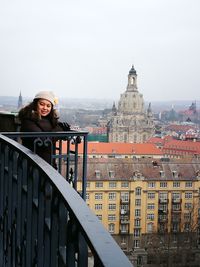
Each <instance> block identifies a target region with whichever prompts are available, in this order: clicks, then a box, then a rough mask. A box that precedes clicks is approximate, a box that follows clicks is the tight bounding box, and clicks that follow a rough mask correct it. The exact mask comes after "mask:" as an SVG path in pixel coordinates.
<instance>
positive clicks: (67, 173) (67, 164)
mask: <svg viewBox="0 0 200 267" xmlns="http://www.w3.org/2000/svg"><path fill="white" fill-rule="evenodd" d="M66 154H67V159H66V180H67V181H68V182H69V170H70V140H67V153H66Z"/></svg>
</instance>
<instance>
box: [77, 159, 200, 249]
mask: <svg viewBox="0 0 200 267" xmlns="http://www.w3.org/2000/svg"><path fill="white" fill-rule="evenodd" d="M87 177H88V180H87V200H86V201H87V203H88V205H89V206H90V208H91V209H92V210H93V211H94V213H95V214H96V215H97V217H98V218H99V219H100V220H101V221H102V223H103V224H104V226H105V227H106V229H107V230H108V231H109V232H110V233H111V234H112V235H113V236H114V237H115V239H116V240H117V242H118V243H119V245H120V246H121V247H122V249H124V250H125V251H126V252H127V253H128V252H130V251H133V250H137V249H138V250H139V249H140V248H141V247H142V244H141V240H142V238H143V236H144V235H145V234H153V233H162V234H164V233H172V234H175V235H176V234H177V233H184V232H186V233H187V232H197V230H198V227H199V221H198V220H199V217H200V206H199V200H200V198H199V196H200V195H199V193H200V164H199V163H195V162H193V163H192V162H190V163H188V162H187V163H186V162H183V161H181V160H176V161H174V160H170V162H162V160H159V159H158V160H156V161H155V160H154V161H152V160H150V159H105V158H102V159H88V175H87ZM78 188H79V189H80V188H81V187H80V182H79V184H78Z"/></svg>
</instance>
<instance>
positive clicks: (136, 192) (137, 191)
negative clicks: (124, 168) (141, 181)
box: [135, 187, 142, 196]
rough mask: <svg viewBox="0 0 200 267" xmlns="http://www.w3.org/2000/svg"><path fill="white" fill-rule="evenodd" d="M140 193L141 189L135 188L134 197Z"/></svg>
mask: <svg viewBox="0 0 200 267" xmlns="http://www.w3.org/2000/svg"><path fill="white" fill-rule="evenodd" d="M141 192H142V189H141V187H137V188H136V189H135V195H136V196H141Z"/></svg>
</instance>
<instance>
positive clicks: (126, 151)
mask: <svg viewBox="0 0 200 267" xmlns="http://www.w3.org/2000/svg"><path fill="white" fill-rule="evenodd" d="M64 146H65V147H64ZM87 150H88V154H104V155H108V154H112V155H116V154H118V155H130V154H134V155H162V154H163V153H162V151H161V150H160V149H159V148H157V147H156V146H155V145H154V144H148V143H144V144H133V143H103V142H88V147H87ZM63 151H66V145H65V144H63ZM79 152H80V153H82V152H83V144H80V146H79Z"/></svg>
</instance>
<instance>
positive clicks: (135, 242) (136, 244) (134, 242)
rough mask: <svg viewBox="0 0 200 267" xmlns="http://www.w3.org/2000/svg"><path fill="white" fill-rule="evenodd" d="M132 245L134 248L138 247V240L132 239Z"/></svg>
mask: <svg viewBox="0 0 200 267" xmlns="http://www.w3.org/2000/svg"><path fill="white" fill-rule="evenodd" d="M133 247H134V248H139V247H140V240H134V241H133Z"/></svg>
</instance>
